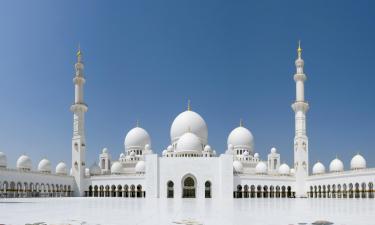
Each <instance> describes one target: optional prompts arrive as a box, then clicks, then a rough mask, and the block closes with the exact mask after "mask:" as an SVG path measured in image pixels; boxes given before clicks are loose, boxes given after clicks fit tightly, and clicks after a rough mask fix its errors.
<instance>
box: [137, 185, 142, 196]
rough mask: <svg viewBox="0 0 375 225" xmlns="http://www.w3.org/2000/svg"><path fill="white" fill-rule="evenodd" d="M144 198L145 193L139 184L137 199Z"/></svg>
mask: <svg viewBox="0 0 375 225" xmlns="http://www.w3.org/2000/svg"><path fill="white" fill-rule="evenodd" d="M141 197H143V192H142V185H140V184H138V185H137V198H141Z"/></svg>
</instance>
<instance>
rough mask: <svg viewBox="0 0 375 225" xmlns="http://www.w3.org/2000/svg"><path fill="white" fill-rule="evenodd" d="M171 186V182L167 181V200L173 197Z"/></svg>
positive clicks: (172, 184)
mask: <svg viewBox="0 0 375 225" xmlns="http://www.w3.org/2000/svg"><path fill="white" fill-rule="evenodd" d="M173 186H174V183H173V181H168V183H167V198H173V197H174V190H173Z"/></svg>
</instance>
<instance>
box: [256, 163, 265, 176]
mask: <svg viewBox="0 0 375 225" xmlns="http://www.w3.org/2000/svg"><path fill="white" fill-rule="evenodd" d="M255 173H256V174H267V164H266V163H265V162H258V164H257V166H256V167H255Z"/></svg>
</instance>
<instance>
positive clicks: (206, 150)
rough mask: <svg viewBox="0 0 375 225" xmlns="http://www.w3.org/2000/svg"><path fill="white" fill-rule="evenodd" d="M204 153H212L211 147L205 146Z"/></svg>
mask: <svg viewBox="0 0 375 225" xmlns="http://www.w3.org/2000/svg"><path fill="white" fill-rule="evenodd" d="M204 151H205V152H211V151H212V149H211V146H209V145H206V146H204Z"/></svg>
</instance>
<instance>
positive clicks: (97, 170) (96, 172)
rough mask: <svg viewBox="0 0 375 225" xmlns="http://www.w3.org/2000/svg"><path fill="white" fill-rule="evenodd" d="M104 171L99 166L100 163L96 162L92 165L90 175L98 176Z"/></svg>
mask: <svg viewBox="0 0 375 225" xmlns="http://www.w3.org/2000/svg"><path fill="white" fill-rule="evenodd" d="M101 173H102V169H100V167H99V166H98V164H96V163H94V164H92V165H91V166H90V175H91V176H97V175H100V174H101Z"/></svg>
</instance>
